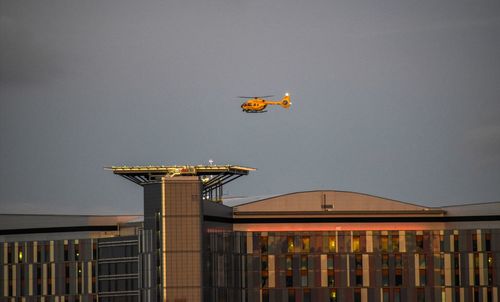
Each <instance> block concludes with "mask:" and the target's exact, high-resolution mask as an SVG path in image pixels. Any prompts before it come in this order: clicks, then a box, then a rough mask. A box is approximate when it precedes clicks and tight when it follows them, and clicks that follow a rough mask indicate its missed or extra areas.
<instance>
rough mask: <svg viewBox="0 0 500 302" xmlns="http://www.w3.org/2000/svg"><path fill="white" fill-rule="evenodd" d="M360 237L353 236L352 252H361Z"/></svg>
mask: <svg viewBox="0 0 500 302" xmlns="http://www.w3.org/2000/svg"><path fill="white" fill-rule="evenodd" d="M359 241H360V238H359V235H353V236H352V250H353V252H359V249H360V246H359Z"/></svg>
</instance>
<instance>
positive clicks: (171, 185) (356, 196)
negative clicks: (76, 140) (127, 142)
mask: <svg viewBox="0 0 500 302" xmlns="http://www.w3.org/2000/svg"><path fill="white" fill-rule="evenodd" d="M111 169H112V171H113V172H114V173H115V174H118V175H121V176H123V177H124V178H126V179H128V180H130V181H133V182H134V183H137V184H139V185H140V186H142V187H143V189H144V216H143V217H142V219H140V220H141V221H139V220H138V219H137V217H128V218H120V219H119V218H118V216H116V217H114V218H113V219H110V218H109V217H108V219H101V220H99V219H97V218H98V217H94V218H93V219H91V218H88V219H87V220H85V221H84V220H80V222H78V223H75V222H73V223H71V222H68V221H66V222H57V223H55V222H54V221H62V220H64V219H63V218H61V217H59V218H58V219H46V220H44V219H42V220H43V221H42V222H40V221H39V223H35V222H36V221H37V220H36V219H34V221H35V222H32V223H31V225H30V224H29V223H28V224H26V225H25V224H23V223H20V222H19V221H22V219H21V220H19V219H17V221H16V219H12V218H11V217H10V218H9V217H8V218H6V219H4V220H3V223H2V222H0V239H2V240H3V241H2V242H0V259H3V265H2V266H0V278H1V286H0V301H2V302H3V301H6V302H7V301H9V302H11V301H12V302H13V301H58V302H59V301H61V302H63V301H109V302H111V301H171V302H188V301H214V302H215V301H217V302H220V301H228V302H229V301H245V302H254V301H255V302H267V301H270V302H274V301H280V302H282V301H283V302H285V301H286V302H289V301H293V302H307V301H314V302H316V301H325V302H327V301H328V302H334V301H335V302H337V301H343V302H344V301H345V302H358V301H359V302H367V301H377V302H378V301H381V302H396V301H409V302H421V301H443V302H452V301H461V302H469V301H471V302H479V301H481V302H483V301H484V302H487V301H495V302H498V301H499V292H498V287H499V280H498V279H499V277H500V276H499V274H500V203H487V204H469V205H461V206H455V207H441V208H432V207H425V206H420V205H415V204H409V203H404V202H400V201H396V200H390V199H386V198H381V197H376V196H371V195H367V194H362V193H355V192H343V191H333V190H324V191H311V192H298V193H292V194H285V195H279V196H270V197H264V198H246V199H245V198H234V199H226V200H222V199H221V197H222V186H223V185H225V184H227V183H228V182H230V181H232V180H234V179H236V178H238V177H240V176H242V175H246V174H248V172H249V171H251V170H252V169H249V168H245V167H239V166H182V167H179V166H155V167H150V166H149V167H112V168H111ZM9 219H10V221H9ZM69 220H71V219H69ZM71 221H75V220H74V219H73V220H71ZM76 221H78V220H76ZM103 221H107V223H104V222H103ZM54 224H55V225H57V226H56V227H55V226H54ZM20 226H21V227H20Z"/></svg>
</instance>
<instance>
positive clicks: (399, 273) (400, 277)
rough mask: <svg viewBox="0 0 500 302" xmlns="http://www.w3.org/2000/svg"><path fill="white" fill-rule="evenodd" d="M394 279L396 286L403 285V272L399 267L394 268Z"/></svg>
mask: <svg viewBox="0 0 500 302" xmlns="http://www.w3.org/2000/svg"><path fill="white" fill-rule="evenodd" d="M394 281H395V283H396V286H402V285H403V272H402V270H401V269H400V268H398V269H396V276H395V278H394Z"/></svg>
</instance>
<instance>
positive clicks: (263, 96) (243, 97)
mask: <svg viewBox="0 0 500 302" xmlns="http://www.w3.org/2000/svg"><path fill="white" fill-rule="evenodd" d="M273 96H274V95H260V96H237V97H238V98H240V99H257V98H270V97H273Z"/></svg>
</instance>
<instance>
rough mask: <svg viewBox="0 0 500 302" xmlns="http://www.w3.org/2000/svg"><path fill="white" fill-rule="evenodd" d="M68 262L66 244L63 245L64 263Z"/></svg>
mask: <svg viewBox="0 0 500 302" xmlns="http://www.w3.org/2000/svg"><path fill="white" fill-rule="evenodd" d="M68 260H69V252H68V244H66V243H65V244H64V261H68Z"/></svg>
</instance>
